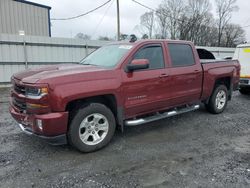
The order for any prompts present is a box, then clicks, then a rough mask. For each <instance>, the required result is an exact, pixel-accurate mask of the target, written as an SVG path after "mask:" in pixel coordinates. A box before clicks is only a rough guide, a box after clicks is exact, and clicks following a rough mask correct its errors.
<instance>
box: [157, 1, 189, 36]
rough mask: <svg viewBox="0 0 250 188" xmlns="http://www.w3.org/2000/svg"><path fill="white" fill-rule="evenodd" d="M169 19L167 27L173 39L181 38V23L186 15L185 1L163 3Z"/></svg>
mask: <svg viewBox="0 0 250 188" xmlns="http://www.w3.org/2000/svg"><path fill="white" fill-rule="evenodd" d="M162 8H164V9H165V11H164V12H165V14H166V15H165V16H166V18H167V20H168V21H167V26H168V30H169V34H170V38H171V39H177V38H179V21H180V18H181V17H182V15H183V14H184V13H185V1H183V0H165V1H163V3H162Z"/></svg>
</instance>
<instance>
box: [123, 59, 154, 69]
mask: <svg viewBox="0 0 250 188" xmlns="http://www.w3.org/2000/svg"><path fill="white" fill-rule="evenodd" d="M148 67H149V61H148V60H147V59H134V60H133V61H132V62H131V63H130V64H128V65H127V70H128V72H133V71H135V70H140V69H147V68H148Z"/></svg>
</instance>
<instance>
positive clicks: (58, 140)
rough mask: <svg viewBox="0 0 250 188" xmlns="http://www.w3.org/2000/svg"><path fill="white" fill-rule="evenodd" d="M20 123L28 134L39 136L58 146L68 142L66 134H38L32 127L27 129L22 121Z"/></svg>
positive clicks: (21, 127)
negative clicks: (49, 135)
mask: <svg viewBox="0 0 250 188" xmlns="http://www.w3.org/2000/svg"><path fill="white" fill-rule="evenodd" d="M18 125H19V127H20V129H21V130H22V131H23V132H24V133H26V134H27V135H32V136H35V137H38V138H40V139H42V140H44V141H45V142H47V143H49V144H51V145H55V146H57V145H64V144H67V137H66V134H62V135H58V136H51V137H48V136H42V135H38V134H35V133H33V132H32V131H31V130H30V129H27V128H26V127H25V125H22V124H20V123H19V124H18Z"/></svg>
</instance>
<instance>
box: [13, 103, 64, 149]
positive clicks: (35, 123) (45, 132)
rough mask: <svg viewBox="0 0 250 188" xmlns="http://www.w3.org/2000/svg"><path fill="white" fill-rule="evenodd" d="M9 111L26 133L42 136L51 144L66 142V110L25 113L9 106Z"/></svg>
mask: <svg viewBox="0 0 250 188" xmlns="http://www.w3.org/2000/svg"><path fill="white" fill-rule="evenodd" d="M10 113H11V115H12V117H13V118H14V119H15V120H16V121H17V122H18V124H19V127H20V128H21V130H22V131H23V132H25V133H26V134H29V135H34V136H36V137H39V138H42V139H44V140H46V141H47V142H49V143H50V144H53V145H61V144H66V143H67V140H66V133H67V124H68V112H57V113H48V114H42V115H35V114H25V113H21V112H19V111H18V109H16V108H15V107H13V106H10Z"/></svg>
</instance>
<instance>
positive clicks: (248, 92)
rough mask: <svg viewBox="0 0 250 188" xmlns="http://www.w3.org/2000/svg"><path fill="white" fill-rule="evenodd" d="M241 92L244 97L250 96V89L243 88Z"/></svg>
mask: <svg viewBox="0 0 250 188" xmlns="http://www.w3.org/2000/svg"><path fill="white" fill-rule="evenodd" d="M239 91H240V93H241V94H242V95H249V94H250V88H244V87H243V88H240V89H239Z"/></svg>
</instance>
